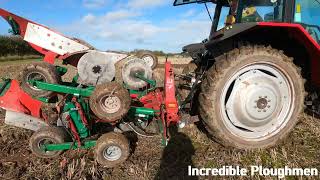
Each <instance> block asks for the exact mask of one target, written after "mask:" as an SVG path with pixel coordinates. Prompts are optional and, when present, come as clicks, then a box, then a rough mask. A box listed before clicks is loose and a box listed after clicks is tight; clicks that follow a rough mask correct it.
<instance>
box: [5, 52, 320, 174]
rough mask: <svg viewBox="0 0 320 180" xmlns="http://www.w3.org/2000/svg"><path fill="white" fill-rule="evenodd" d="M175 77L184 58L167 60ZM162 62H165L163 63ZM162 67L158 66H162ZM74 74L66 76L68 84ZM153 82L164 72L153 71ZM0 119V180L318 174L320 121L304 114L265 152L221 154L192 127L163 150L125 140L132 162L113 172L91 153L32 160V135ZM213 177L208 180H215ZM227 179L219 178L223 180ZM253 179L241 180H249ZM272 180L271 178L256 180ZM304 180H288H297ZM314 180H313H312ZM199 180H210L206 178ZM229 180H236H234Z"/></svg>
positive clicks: (9, 73)
mask: <svg viewBox="0 0 320 180" xmlns="http://www.w3.org/2000/svg"><path fill="white" fill-rule="evenodd" d="M171 60H172V61H173V63H175V64H180V65H176V68H175V73H181V71H182V69H183V65H181V64H186V63H188V62H189V61H190V60H189V59H187V58H175V59H171ZM161 62H164V58H162V60H161ZM28 63H30V61H25V62H21V63H17V62H15V63H2V64H0V77H10V78H15V77H17V75H18V74H19V72H20V71H21V69H22V68H23V67H24V66H25V65H26V64H28ZM160 67H161V66H160ZM74 73H75V69H73V70H71V72H70V73H68V74H67V75H65V76H66V77H64V79H65V80H70V78H71V77H72V74H74ZM155 73H156V75H155V77H156V78H160V77H162V74H163V69H162V68H159V69H157V70H156V72H155ZM3 120H4V111H1V117H0V152H1V153H0V178H1V179H139V180H140V179H197V178H195V177H188V176H187V170H188V169H187V167H188V165H193V166H195V167H199V168H201V167H208V168H210V167H221V166H224V165H232V166H237V165H239V166H241V167H244V168H246V167H249V166H251V165H262V166H264V167H267V168H268V167H270V168H271V167H275V168H276V167H284V166H289V167H301V168H307V167H313V168H318V169H319V170H320V161H319V160H320V121H319V119H317V118H314V117H312V116H310V115H307V114H303V115H302V116H301V117H300V122H299V124H298V125H297V126H296V128H295V130H294V131H293V132H292V133H291V134H290V136H289V138H288V139H286V140H285V142H283V143H281V144H279V145H278V146H276V147H273V148H270V149H267V150H256V151H241V150H235V149H230V148H224V147H222V146H221V145H219V144H217V143H215V142H214V141H212V140H211V139H209V138H208V137H207V136H206V134H205V133H203V132H202V131H201V128H198V127H197V126H196V125H192V126H189V127H187V128H185V129H182V130H180V132H179V133H178V134H177V135H176V136H175V137H174V138H172V140H171V142H170V143H169V145H168V146H167V147H166V148H164V147H162V146H161V136H157V137H153V138H144V137H138V138H136V137H135V136H133V135H132V134H131V135H128V136H129V137H130V138H129V139H130V141H131V144H132V150H131V151H132V154H131V156H130V158H129V159H128V160H127V161H126V162H125V163H124V164H122V165H120V166H119V167H117V168H112V169H106V168H103V167H101V166H99V165H98V164H97V163H96V162H95V161H94V155H93V150H88V151H85V150H76V151H67V152H65V153H64V154H62V155H61V156H60V157H59V158H57V159H51V160H44V159H39V158H36V157H35V156H34V155H32V154H31V151H30V150H29V148H28V143H29V142H28V140H29V137H30V136H31V135H32V132H31V131H28V130H23V129H19V128H15V127H11V126H6V125H5V124H4V123H3ZM215 178H216V177H212V179H215ZM224 178H226V177H221V179H224ZM231 178H232V177H231ZM250 178H252V177H242V179H250ZM255 178H260V179H271V178H269V177H255ZM300 178H302V177H292V179H300ZM314 178H315V177H314ZM200 179H201V178H200ZM203 179H210V177H209V178H208V177H206V178H203ZM233 179H238V178H236V177H233Z"/></svg>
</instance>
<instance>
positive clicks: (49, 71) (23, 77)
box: [19, 62, 61, 97]
mask: <svg viewBox="0 0 320 180" xmlns="http://www.w3.org/2000/svg"><path fill="white" fill-rule="evenodd" d="M30 80H37V81H42V82H46V83H50V84H59V83H60V81H61V78H60V76H59V75H58V73H57V71H56V67H55V66H54V65H52V64H49V63H47V62H36V63H32V64H30V65H28V66H27V67H25V68H24V69H23V71H22V72H21V73H20V75H19V81H20V86H21V88H22V89H23V90H24V91H25V92H26V93H28V94H30V95H31V96H34V97H51V96H52V94H54V93H53V92H52V91H45V90H41V89H38V88H36V87H34V86H32V85H31V84H30V83H29V82H28V81H30Z"/></svg>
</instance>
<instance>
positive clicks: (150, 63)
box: [142, 55, 154, 67]
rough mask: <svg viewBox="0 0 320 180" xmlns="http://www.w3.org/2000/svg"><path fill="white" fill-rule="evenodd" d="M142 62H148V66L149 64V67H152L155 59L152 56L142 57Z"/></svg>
mask: <svg viewBox="0 0 320 180" xmlns="http://www.w3.org/2000/svg"><path fill="white" fill-rule="evenodd" d="M142 60H144V62H146V64H147V65H148V66H150V67H152V66H153V61H154V59H153V57H152V56H149V55H145V56H143V57H142Z"/></svg>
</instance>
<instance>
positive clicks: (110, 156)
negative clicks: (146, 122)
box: [95, 132, 130, 168]
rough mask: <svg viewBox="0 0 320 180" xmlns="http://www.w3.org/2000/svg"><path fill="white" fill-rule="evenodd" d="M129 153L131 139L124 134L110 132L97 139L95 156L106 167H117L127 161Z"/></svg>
mask: <svg viewBox="0 0 320 180" xmlns="http://www.w3.org/2000/svg"><path fill="white" fill-rule="evenodd" d="M129 155H130V145H129V141H128V139H127V138H126V137H125V136H124V135H123V134H120V133H115V132H110V133H107V134H104V135H102V136H101V137H100V138H99V139H98V141H97V144H96V147H95V158H96V161H97V162H98V163H99V164H101V165H102V166H104V167H108V168H112V167H115V166H117V165H119V164H121V163H123V162H125V161H126V160H127V159H128V157H129Z"/></svg>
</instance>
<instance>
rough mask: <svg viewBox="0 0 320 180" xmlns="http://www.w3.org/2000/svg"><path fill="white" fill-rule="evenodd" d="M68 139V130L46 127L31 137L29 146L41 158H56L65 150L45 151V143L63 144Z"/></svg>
mask: <svg viewBox="0 0 320 180" xmlns="http://www.w3.org/2000/svg"><path fill="white" fill-rule="evenodd" d="M67 140H68V135H67V132H65V131H64V130H63V128H58V127H45V128H42V129H40V130H38V131H36V132H35V133H34V134H33V135H32V136H31V138H30V141H29V147H30V149H31V151H32V152H33V153H34V154H35V155H36V156H38V157H40V158H54V157H56V156H59V155H60V154H61V153H62V152H63V151H45V150H44V149H42V146H43V145H45V144H61V143H64V142H66V141H67Z"/></svg>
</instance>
